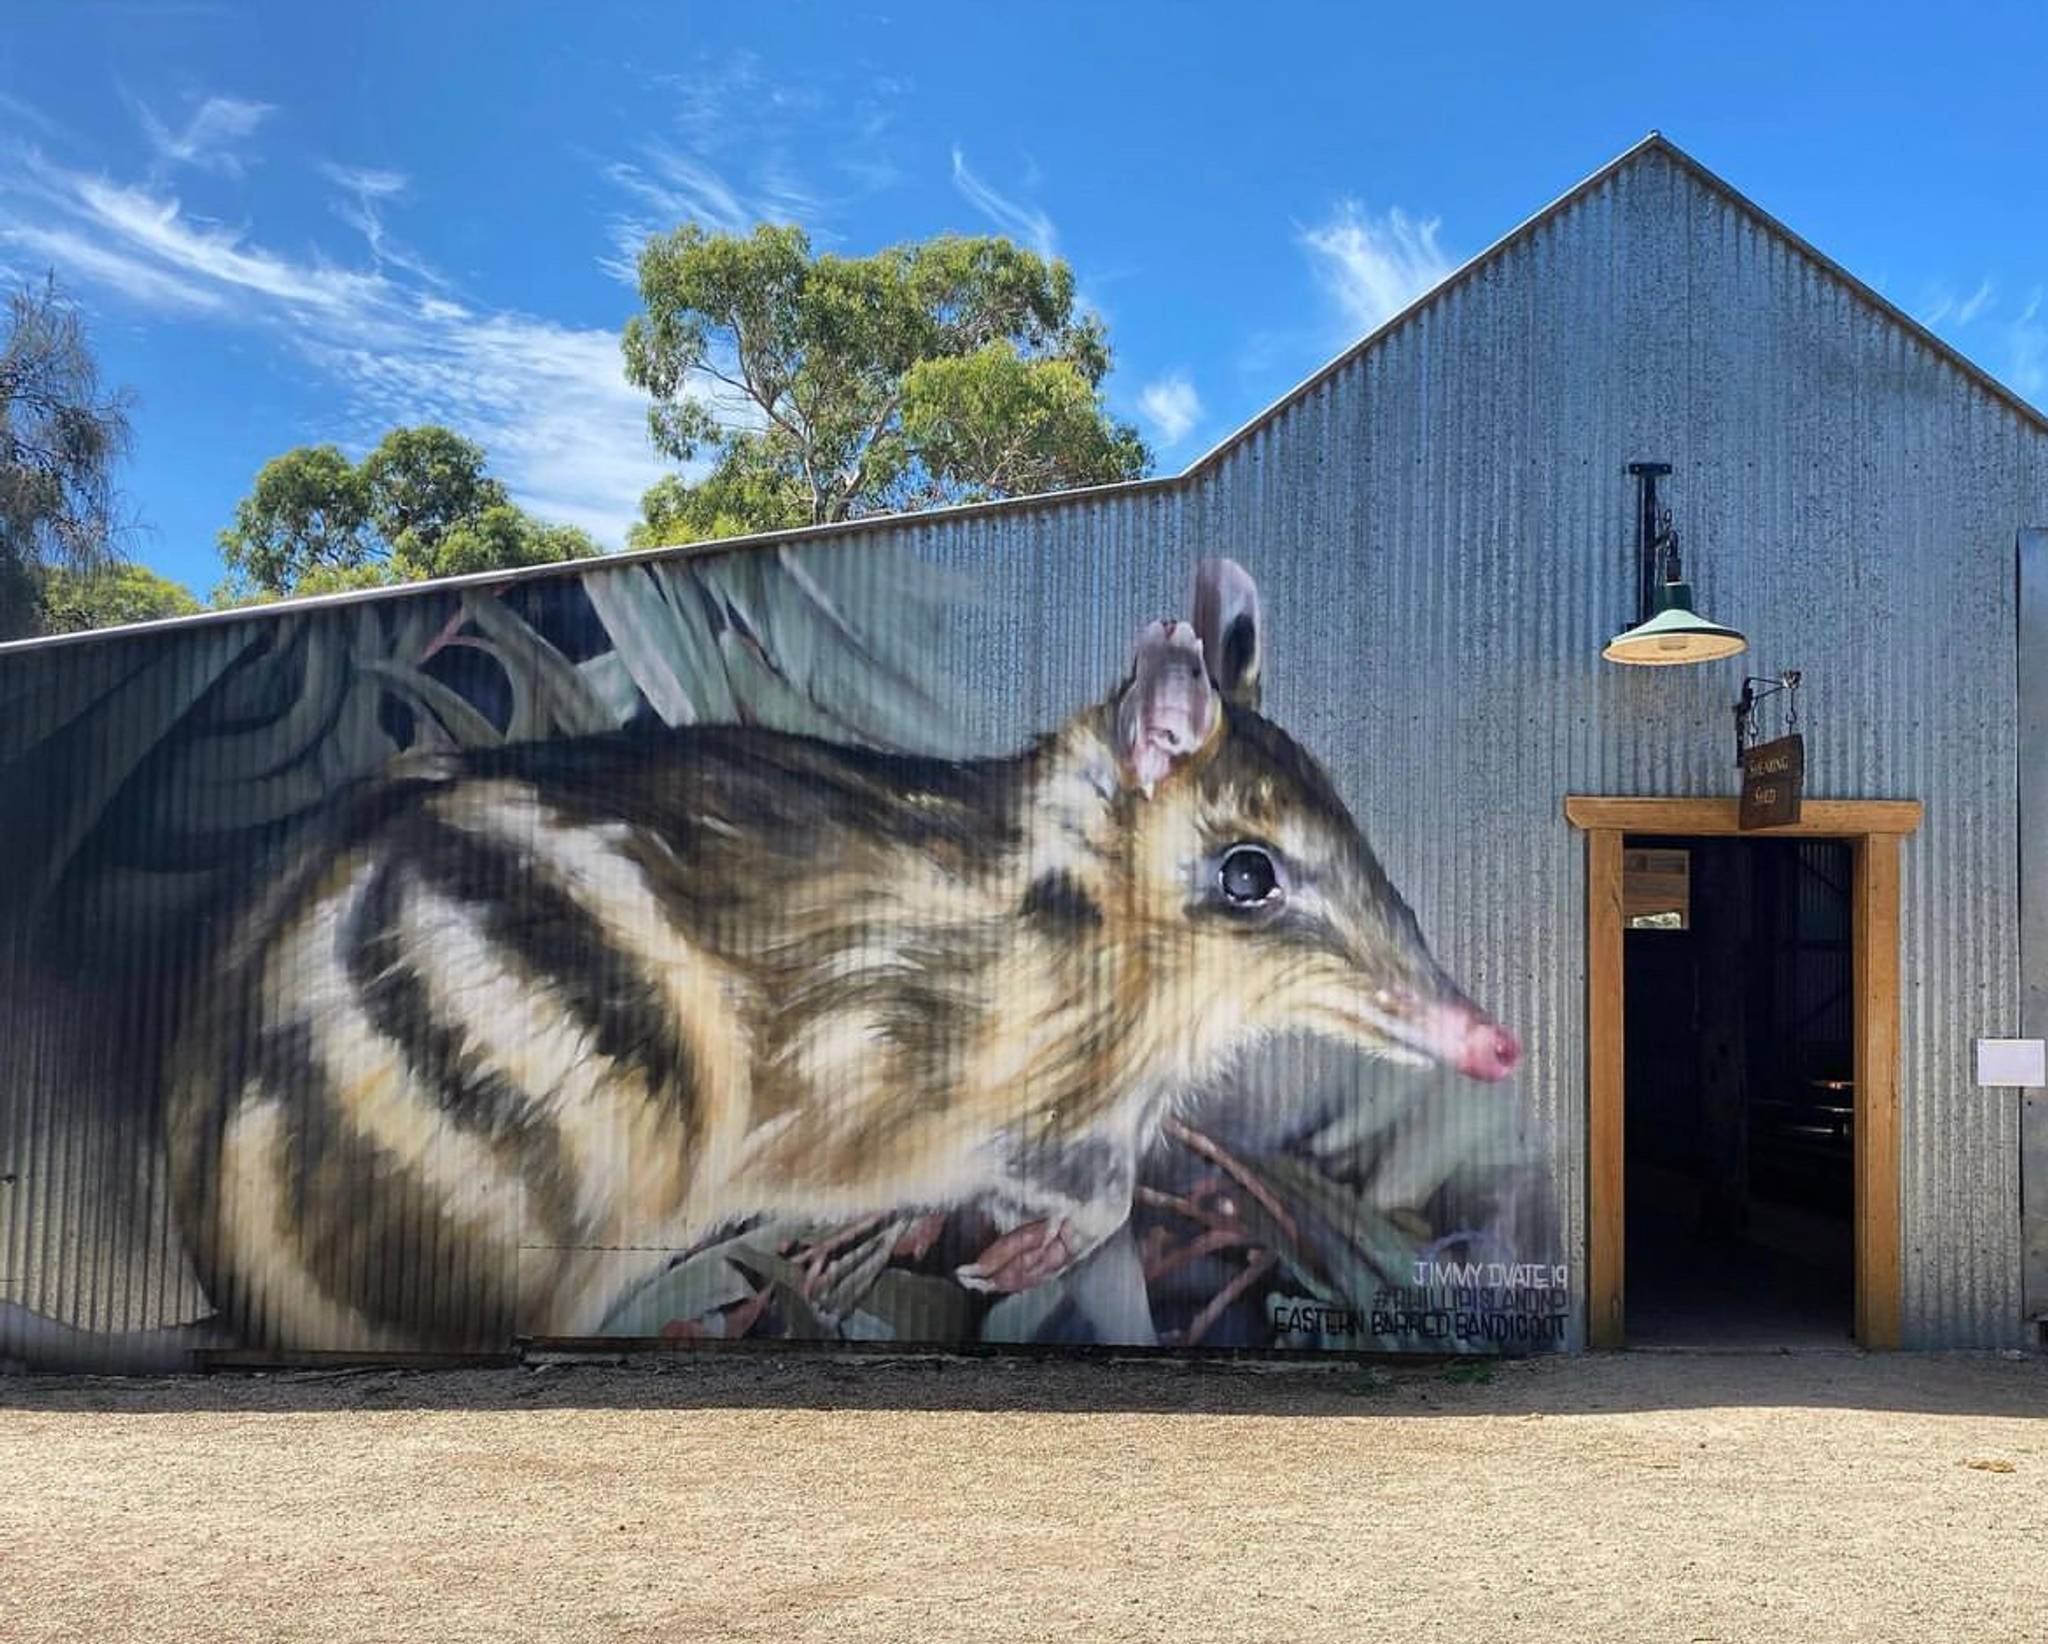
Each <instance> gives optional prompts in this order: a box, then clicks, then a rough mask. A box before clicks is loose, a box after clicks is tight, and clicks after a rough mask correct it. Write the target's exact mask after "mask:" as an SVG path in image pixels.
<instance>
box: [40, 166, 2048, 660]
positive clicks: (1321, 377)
mask: <svg viewBox="0 0 2048 1644" xmlns="http://www.w3.org/2000/svg"><path fill="white" fill-rule="evenodd" d="M1648 154H1660V155H1662V156H1664V157H1665V158H1666V159H1669V160H1670V161H1671V162H1672V163H1673V164H1674V165H1676V166H1677V167H1679V169H1680V170H1682V171H1683V172H1685V173H1686V175H1688V176H1689V177H1691V178H1692V179H1693V180H1694V181H1695V182H1697V183H1699V184H1700V185H1701V186H1702V187H1705V188H1707V189H1709V190H1711V191H1712V192H1713V193H1715V194H1717V195H1719V196H1721V197H1722V198H1723V199H1725V200H1727V201H1728V202H1729V203H1730V204H1731V205H1734V206H1735V207H1737V208H1738V209H1739V210H1741V211H1743V212H1745V213H1747V214H1748V215H1749V216H1750V217H1751V218H1753V219H1754V220H1755V221H1756V222H1757V223H1758V224H1760V225H1761V226H1762V227H1763V228H1765V229H1766V230H1768V231H1769V232H1770V233H1772V234H1774V235H1776V236H1777V237H1778V239H1780V240H1781V241H1783V242H1784V243H1785V244H1786V245H1787V246H1789V247H1791V249H1792V250H1794V251H1795V252H1797V253H1798V254H1799V255H1800V256H1802V257H1804V258H1806V259H1807V261H1809V262H1810V263H1812V264H1813V265H1814V266H1815V267H1816V268H1818V269H1819V270H1820V271H1821V272H1822V273H1824V274H1826V275H1827V276H1828V277H1830V278H1831V279H1834V280H1836V281H1838V282H1839V283H1840V284H1841V285H1842V286H1843V287H1844V288H1845V289H1846V290H1847V291H1848V292H1849V293H1850V295H1852V296H1854V297H1855V298H1857V299H1858V300H1859V301H1861V302H1862V303H1864V304H1865V305H1866V306H1868V307H1869V308H1871V309H1873V310H1875V311H1876V312H1877V313H1878V314H1880V315H1882V316H1883V317H1884V318H1885V319H1887V320H1889V321H1891V322H1892V323H1893V324H1895V325H1897V326H1899V327H1900V328H1901V329H1903V330H1904V331H1905V332H1906V333H1907V334H1908V335H1910V336H1911V337H1913V338H1914V340H1915V341H1917V342H1919V343H1921V344H1922V345H1923V346H1925V347H1926V348H1928V349H1929V350H1931V351H1932V352H1933V353H1934V354H1935V355H1936V357H1938V358H1939V359H1941V360H1942V361H1944V362H1945V363H1946V364H1948V365H1949V366H1951V367H1953V368H1954V369H1955V370H1957V371H1959V372H1961V373H1962V375H1963V376H1964V377H1966V378H1967V379H1968V380H1969V381H1970V382H1972V383H1973V384H1975V385H1976V386H1977V387H1978V388H1981V389H1982V390H1984V391H1985V392H1986V393H1987V394H1989V395H1991V396H1992V397H1993V398H1994V399H1996V400H1997V401H1999V402H2000V403H2001V404H2002V405H2004V406H2005V407H2006V408H2007V409H2008V410H2010V411H2012V412H2013V413H2014V414H2015V415H2017V416H2018V417H2019V418H2020V419H2021V420H2022V421H2023V422H2025V423H2027V424H2028V425H2029V426H2031V427H2032V428H2034V429H2035V430H2036V431H2037V432H2040V433H2043V434H2048V412H2044V411H2043V410H2041V409H2040V408H2039V407H2037V406H2035V405H2033V404H2032V403H2031V402H2030V401H2028V400H2027V399H2025V398H2024V397H2022V396H2021V395H2020V394H2019V393H2018V392H2017V391H2015V390H2014V389H2012V388H2010V387H2008V386H2007V385H2006V384H2004V383H2002V382H2000V381H1999V380H1998V378H1996V377H1994V376H1993V375H1992V374H1991V373H1990V372H1989V371H1986V370H1985V369H1984V368H1983V367H1982V366H1980V365H1978V364H1976V363H1975V362H1974V361H1973V360H1971V359H1970V358H1969V357H1968V356H1967V355H1965V354H1963V353H1962V352H1961V351H1960V350H1958V349H1957V348H1956V347H1954V345H1952V344H1950V343H1947V342H1944V341H1943V340H1942V339H1941V338H1940V337H1938V336H1936V335H1935V333H1934V332H1933V331H1931V330H1929V329H1928V328H1927V327H1926V326H1925V325H1923V324H1921V322H1920V321H1918V320H1916V319H1914V318H1913V316H1912V315H1910V314H1908V313H1907V312H1906V311H1905V310H1904V309H1902V308H1900V307H1899V306H1898V304H1896V303H1894V302H1892V301H1891V300H1890V299H1889V298H1887V297H1884V296H1883V295H1881V294H1880V293H1879V292H1877V291H1876V290H1874V289H1873V288H1872V287H1871V286H1869V285H1867V284H1866V283H1864V282H1863V281H1862V280H1859V279H1858V278H1857V277H1856V276H1855V275H1853V274H1851V273H1850V272H1849V271H1848V270H1847V269H1845V268H1844V267H1842V265H1841V264H1840V263H1838V262H1836V261H1835V260H1834V259H1833V258H1832V257H1830V256H1828V255H1827V254H1826V253H1825V252H1823V251H1821V250H1819V249H1818V248H1817V247H1815V246H1814V245H1813V244H1812V242H1810V241H1808V240H1807V239H1805V238H1804V237H1802V236H1801V235H1799V234H1797V233H1795V232H1794V231H1793V230H1792V229H1790V228H1788V227H1786V226H1785V224H1784V223H1783V222H1781V221H1780V220H1779V219H1778V218H1776V217H1774V216H1772V215H1771V213H1770V212H1768V211H1766V210H1765V209H1764V208H1763V207H1762V206H1760V205H1758V204H1757V203H1756V202H1755V201H1754V200H1752V199H1751V198H1750V197H1749V196H1748V195H1746V194H1744V193H1743V192H1742V191H1741V190H1740V189H1738V188H1736V187H1734V186H1733V185H1732V184H1730V183H1728V182H1727V181H1725V180H1724V179H1723V178H1722V177H1720V176H1719V175H1718V174H1717V173H1715V172H1713V171H1711V170H1709V169H1708V168H1707V167H1706V166H1705V165H1703V164H1701V163H1700V162H1699V161H1698V160H1696V159H1694V158H1693V157H1692V155H1690V154H1688V153H1687V152H1686V151H1685V150H1684V149H1682V148H1680V147H1679V146H1678V145H1677V144H1676V143H1674V142H1672V141H1671V139H1670V138H1668V137H1666V136H1665V135H1664V134H1663V133H1662V132H1661V131H1652V132H1650V133H1649V134H1648V135H1646V136H1644V137H1642V138H1641V139H1639V140H1638V141H1636V142H1635V143H1632V144H1631V145H1630V146H1629V147H1628V148H1626V149H1624V150H1623V151H1622V152H1621V153H1619V154H1617V155H1616V156H1615V157H1614V158H1613V159H1611V160H1609V161H1607V162H1606V164H1604V165H1602V166H1600V167H1599V168H1598V169H1597V170H1595V171H1593V172H1591V173H1589V174H1588V175H1587V176H1585V177H1584V178H1582V179H1580V181H1578V182H1577V183H1575V184H1573V185H1572V186H1571V187H1570V188H1568V189H1566V190H1565V191H1564V193H1562V194H1560V195H1558V196H1557V198H1556V199H1554V200H1552V201H1551V202H1550V203H1549V204H1548V205H1546V206H1544V207H1543V208H1542V209H1541V210H1539V211H1536V212H1533V213H1531V214H1530V215H1529V216H1528V217H1526V218H1524V219H1523V220H1522V221H1521V222H1519V223H1517V224H1516V225H1515V226H1514V227H1513V228H1511V229H1509V230H1508V231H1507V232H1506V233H1505V234H1503V235H1501V236H1500V238H1498V239H1496V240H1495V241H1494V242H1493V243H1492V244H1490V245H1489V246H1487V247H1486V248H1485V249H1484V250H1483V251H1479V252H1477V253H1475V254H1474V255H1472V256H1471V257H1468V258H1467V259H1466V260H1465V261H1464V262H1462V263H1460V264H1459V265H1458V267H1456V268H1455V269H1453V270H1452V271H1451V272H1450V273H1449V274H1446V275H1445V276H1444V277H1443V278H1442V279H1441V280H1439V281H1437V283H1436V284H1435V285H1433V286H1431V287H1430V288H1429V289H1428V290H1427V291H1425V292H1423V293H1422V294H1421V295H1419V296H1418V297H1416V298H1415V300H1414V301H1413V302H1411V303H1409V304H1408V306H1407V307H1405V308H1403V309H1402V310H1401V311H1400V312H1399V313H1397V314H1393V315H1391V316H1389V317H1388V318H1387V319H1386V320H1385V321H1383V322H1382V323H1381V324H1380V325H1378V326H1376V327H1374V328H1373V330H1371V331H1370V332H1368V333H1367V334H1366V335H1365V336H1363V337H1361V338H1360V339H1359V340H1358V341H1357V342H1355V343H1353V344H1352V345H1351V346H1350V347H1349V348H1347V349H1345V350H1344V351H1343V353H1341V354H1339V355H1337V356H1336V357H1335V358H1334V359H1332V360H1329V361H1327V362H1326V363H1324V364H1323V365H1321V366H1319V367H1318V368H1317V369H1316V370H1315V371H1313V372H1312V373H1310V375H1308V376H1307V377H1305V378H1303V379H1302V380H1301V381H1300V382H1298V383H1296V384H1295V385H1294V386H1293V387H1292V388H1290V389H1288V390H1287V391H1286V392H1285V393H1284V394H1282V395H1280V396H1279V397H1278V398H1277V399H1275V400H1274V401H1272V403H1271V404H1269V405H1267V406H1266V407H1265V408H1264V409H1263V410H1261V411H1260V412H1258V413H1257V414H1256V415H1255V416H1252V417H1250V418H1248V419H1247V420H1246V421H1245V422H1243V423H1242V424H1240V425H1239V426H1238V427H1237V428H1235V429H1233V430H1232V431H1231V432H1230V433H1228V434H1226V435H1224V436H1223V438H1222V439H1220V440H1218V441H1217V442H1216V443H1215V444H1214V445H1212V446H1211V447H1210V448H1209V449H1208V450H1206V451H1204V452H1203V453H1202V454H1201V455H1200V456H1198V457H1196V458H1195V459H1194V461H1192V462H1191V463H1189V464H1188V465H1187V466H1186V467H1185V468H1183V469H1181V470H1180V472H1179V473H1176V474H1155V475H1150V476H1148V477H1146V478H1144V479H1135V480H1122V481H1118V482H1116V483H1114V484H1109V485H1094V486H1086V487H1083V488H1081V489H1078V490H1073V491H1037V492H1033V493H1031V494H1030V495H1028V496H1021V497H1001V498H997V499H994V500H991V501H988V502H970V503H960V504H956V505H955V506H953V507H950V508H933V509H928V510H926V511H924V512H922V513H915V514H870V515H868V516H867V517H865V518H863V519H857V520H843V521H840V522H838V523H836V524H832V525H798V526H792V527H790V528H788V529H786V530H781V531H757V532H752V533H750V534H748V535H746V536H737V537H717V538H713V539H711V540H709V541H704V542H692V543H679V544H675V545H673V546H668V547H661V548H636V549H626V550H622V551H620V552H618V553H613V554H599V555H594V556H592V557H590V558H586V559H575V560H564V561H562V562H561V563H559V564H554V565H530V566H524V567H521V568H520V569H518V570H513V571H477V572H473V573H472V574H470V575H468V576H460V577H435V578H429V579H427V580H425V581H420V582H406V583H397V584H394V585H392V586H391V587H388V588H360V589H351V590H350V591H348V592H346V593H337V594H313V595H308V596H306V597H303V598H296V599H280V600H273V601H271V602H269V603H268V604H263V605H245V606H237V607H234V608H232V609H229V610H224V611H201V612H198V613H197V614H195V615H192V616H180V617H161V618H158V619H157V620H155V621H153V622H131V623H124V624H121V625H119V626H116V627H110V628H89V629H86V630H84V631H83V632H80V633H75V634H44V635H40V636H38V637H36V638H33V639H16V640H9V641H6V642H0V657H6V656H11V655H15V654H18V653H20V652H23V651H31V650H46V649H51V648H54V647H57V646H62V645H79V644H85V643H89V642H91V641H95V640H101V639H106V638H110V637H113V636H116V635H118V636H122V637H133V636H137V635H143V634H151V633H160V632H164V631H167V630H174V629H175V630H184V629H188V628H195V627H201V626H209V627H210V626H217V625H220V624H224V623H230V622H238V621H248V620H252V619H254V618H257V617H263V616H272V615H276V614H278V613H280V612H289V613H292V614H297V613H298V612H301V611H317V610H326V609H329V608H332V607H337V606H344V605H361V604H368V603H371V602H373V601H376V600H385V599H402V598H406V597H409V596H412V595H414V594H417V593H418V592H419V591H420V590H422V589H426V588H447V589H462V588H496V587H504V586H507V585H509V584H514V583H520V582H534V581H540V580H544V579H546V578H548V577H557V576H575V575H580V574H582V573H583V572H586V571H589V570H591V569H593V568H596V567H603V566H612V565H631V564H638V563H643V562H647V561H652V560H666V559H681V558H693V557H696V556H700V555H706V554H722V553H726V552H729V551H731V550H733V549H738V548H765V547H771V546H779V545H781V544H784V543H790V542H831V541H842V540H845V539H846V538H849V537H853V536H856V535H859V534H861V533H864V532H869V531H877V530H886V529H890V528H893V527H900V526H905V525H909V524H912V523H915V524H917V525H923V524H925V523H927V522H929V521H945V520H952V519H972V518H978V517H980V516H982V515H985V514H995V513H1007V512H1020V511H1028V510H1031V509H1038V508H1054V507H1069V506H1076V505H1084V504H1087V503H1090V502H1097V501H1102V500H1106V499H1109V498H1114V497H1119V496H1132V495H1138V494H1141V493H1144V492H1147V491H1173V490H1176V489H1179V488H1181V487H1183V486H1188V485H1192V484H1193V483H1194V482H1196V481H1197V480H1199V479H1201V478H1202V477H1203V476H1204V475H1206V474H1207V473H1209V472H1210V471H1211V470H1212V469H1214V468H1215V467H1216V466H1217V465H1218V464H1219V463H1220V462H1221V461H1222V460H1223V459H1224V458H1225V457H1226V456H1228V455H1229V454H1230V452H1231V451H1233V450H1235V449H1236V448H1237V447H1238V446H1239V445H1241V444H1242V443H1243V442H1244V441H1246V440H1247V439H1249V438H1251V437H1252V436H1253V435H1254V434H1256V433H1257V432H1258V431H1259V430H1260V429H1261V428H1263V427H1265V426H1267V425H1268V424H1269V423H1271V422H1272V421H1274V420H1275V419H1276V418H1277V417H1279V416H1280V415H1281V414H1282V413H1283V412H1285V411H1286V410H1287V409H1288V408H1289V407H1290V406H1292V405H1294V404H1296V403H1297V402H1299V401H1300V400H1302V399H1305V398H1306V397H1307V396H1308V395H1310V394H1312V393H1313V392H1315V390H1316V389H1317V388H1319V387H1321V386H1322V384H1323V383H1325V382H1327V381H1328V380H1329V379H1330V378H1331V377H1333V376H1335V375H1336V374H1337V373H1338V372H1339V371H1342V370H1343V369H1344V368H1345V367H1346V366H1349V365H1351V364H1352V363H1353V362H1355V361H1356V360H1358V359H1359V358H1361V357H1362V356H1363V355H1365V354H1366V353H1367V352H1368V351H1370V350H1371V349H1373V348H1375V347H1377V346H1378V345H1379V344H1380V343H1382V342H1384V341H1385V340H1386V339H1387V338H1388V337H1389V336H1391V335H1392V334H1393V333H1394V332H1396V331H1398V330H1399V329H1400V328H1401V327H1403V326H1405V325H1407V324H1408V323H1410V322H1411V321H1412V320H1414V319H1415V318H1416V317H1417V316H1418V315H1420V314H1423V313H1424V312H1426V311H1427V310H1428V309H1429V308H1430V306H1431V305H1432V304H1434V303H1436V302H1438V301H1440V300H1441V299H1442V298H1443V297H1444V296H1445V295H1446V294H1447V293H1448V292H1450V291H1452V290H1454V289H1456V288H1457V287H1459V286H1461V285H1463V284H1464V283H1465V282H1466V281H1468V280H1470V279H1471V278H1472V277H1473V276H1474V275H1476V274H1477V273H1478V272H1479V271H1480V270H1481V269H1482V268H1485V267H1486V266H1487V265H1488V264H1490V263H1492V262H1493V261H1495V260H1496V259H1497V258H1499V257H1500V256H1502V255H1503V254H1504V253H1506V252H1507V251H1508V250H1510V249H1511V248H1512V247H1514V246H1516V245H1518V244H1519V243H1521V242H1522V241H1523V240H1525V239H1527V238H1528V237H1529V236H1531V235H1532V234H1534V233H1536V232H1537V230H1539V229H1541V228H1542V227H1543V226H1544V225H1545V224H1546V223H1548V222H1550V221H1551V220H1552V219H1554V218H1556V217H1558V216H1559V215H1561V214H1562V213H1563V212H1565V211H1566V210H1568V209H1569V208H1570V207H1571V206H1573V205H1574V204H1576V203H1577V202H1578V201H1579V200H1581V199H1583V198H1584V197H1585V196H1586V195H1587V194H1590V193H1591V192H1592V191H1593V190H1595V189H1597V188H1599V187H1600V186H1601V185H1602V184H1603V183H1605V182H1607V181H1608V180H1609V179H1611V178H1613V177H1614V176H1616V175H1618V174H1619V173H1620V172H1621V171H1622V170H1623V169H1624V168H1626V167H1628V166H1630V165H1633V164H1635V163H1636V162H1637V161H1639V160H1641V159H1642V158H1643V157H1644V156H1645V155H1648Z"/></svg>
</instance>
